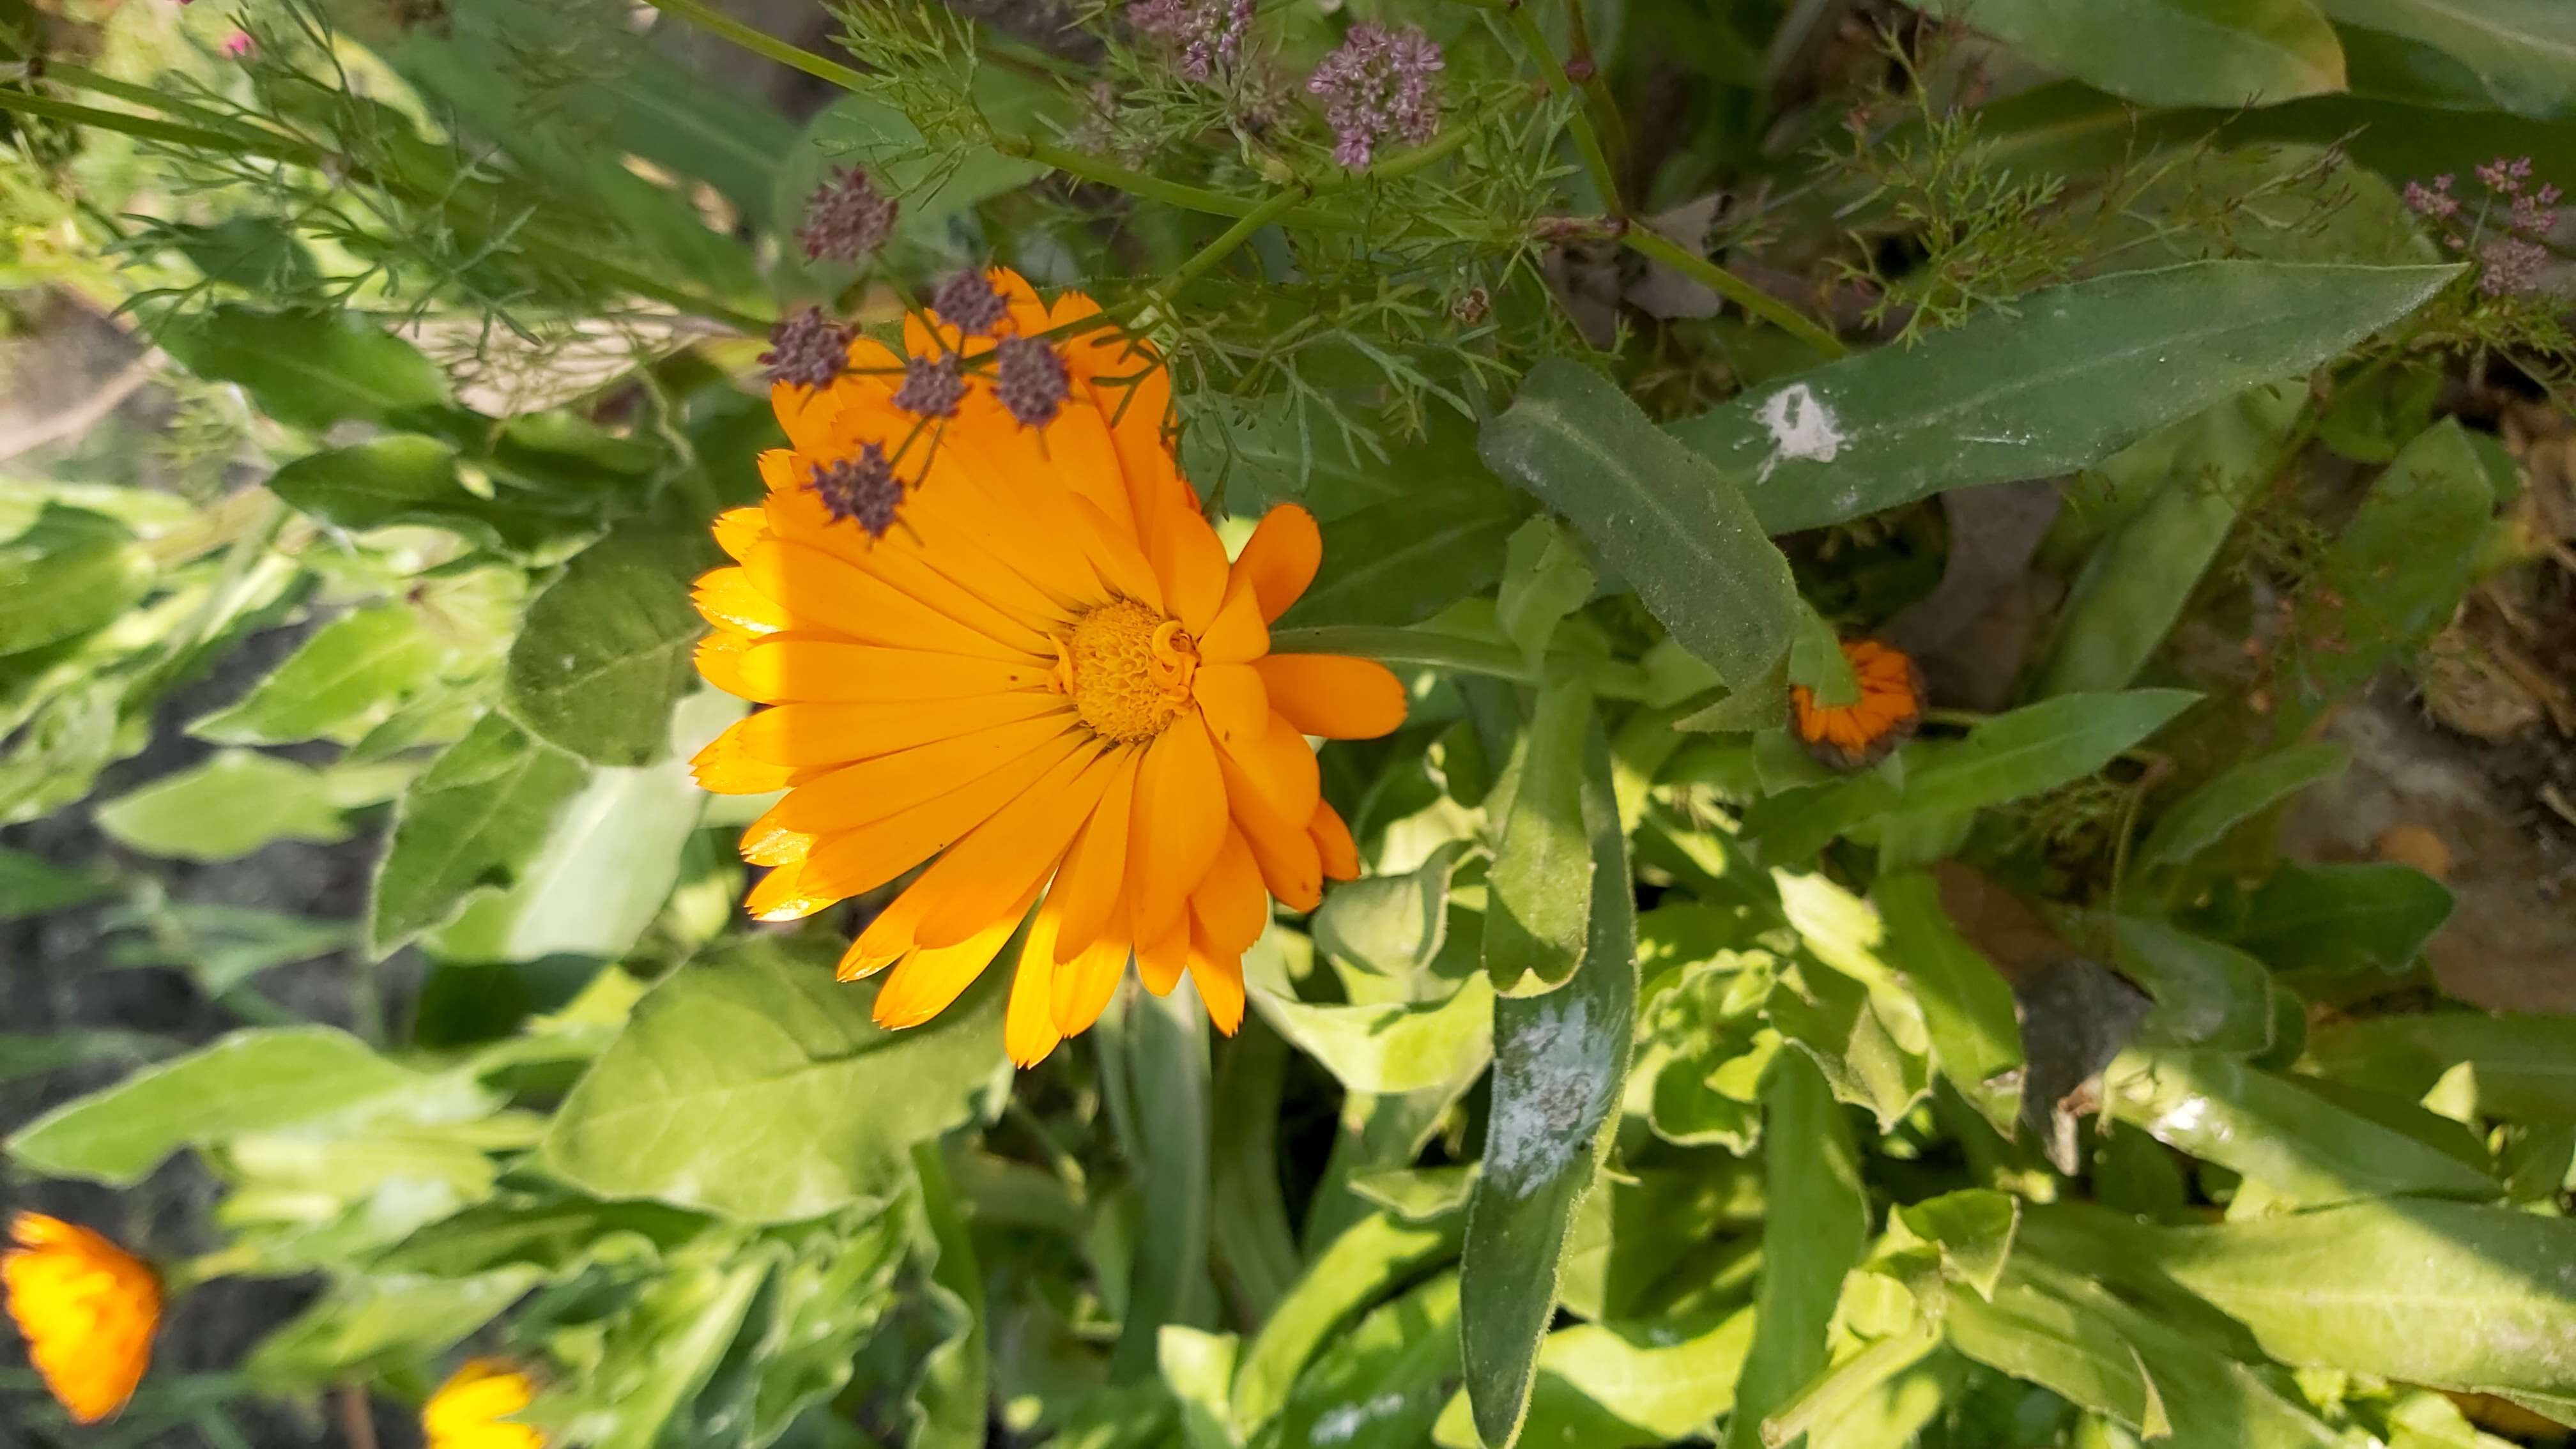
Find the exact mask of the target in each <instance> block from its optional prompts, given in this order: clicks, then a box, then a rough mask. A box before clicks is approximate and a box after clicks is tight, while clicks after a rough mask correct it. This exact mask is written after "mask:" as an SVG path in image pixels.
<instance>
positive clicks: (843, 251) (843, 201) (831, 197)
mask: <svg viewBox="0 0 2576 1449" xmlns="http://www.w3.org/2000/svg"><path fill="white" fill-rule="evenodd" d="M899 209H900V208H899V207H898V206H897V205H896V203H895V200H894V198H893V197H891V196H888V195H886V194H885V193H883V192H881V191H879V190H877V184H876V182H874V181H873V180H870V179H869V177H868V173H866V172H864V171H861V170H860V169H858V168H857V167H855V166H839V167H835V168H833V170H832V174H831V175H830V176H829V177H827V178H825V179H824V182H823V184H822V185H821V186H818V187H816V188H815V189H814V195H813V197H812V198H811V199H810V200H808V201H807V202H806V203H805V225H804V227H803V228H802V229H800V230H799V231H798V232H797V233H796V239H797V240H798V241H800V242H803V243H804V244H805V260H807V261H809V262H819V261H825V260H829V261H835V262H855V261H858V260H859V259H861V258H863V257H868V256H873V255H875V253H876V252H877V250H878V249H879V248H881V247H883V246H884V245H885V244H886V238H888V237H890V236H892V235H894V219H895V215H896V213H897V211H898V210H899Z"/></svg>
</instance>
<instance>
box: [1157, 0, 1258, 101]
mask: <svg viewBox="0 0 2576 1449" xmlns="http://www.w3.org/2000/svg"><path fill="white" fill-rule="evenodd" d="M1127 23H1128V24H1130V25H1133V26H1135V27H1136V29H1137V30H1138V31H1139V32H1141V33H1143V34H1146V35H1151V36H1153V37H1155V38H1156V39H1159V40H1163V41H1166V42H1168V43H1170V44H1171V45H1172V46H1174V47H1175V48H1176V51H1177V54H1176V55H1175V56H1174V58H1173V61H1172V69H1173V70H1174V71H1176V72H1177V73H1179V75H1180V77H1181V79H1183V80H1192V81H1204V80H1206V79H1208V78H1209V77H1210V76H1212V75H1214V74H1216V70H1217V67H1218V66H1220V65H1232V64H1234V59H1235V57H1236V56H1237V55H1238V54H1240V53H1241V52H1242V49H1243V37H1244V35H1245V34H1246V33H1247V32H1249V31H1250V30H1251V29H1252V0H1135V3H1133V4H1131V5H1129V6H1128V7H1127Z"/></svg>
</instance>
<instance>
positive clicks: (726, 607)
mask: <svg viewBox="0 0 2576 1449" xmlns="http://www.w3.org/2000/svg"><path fill="white" fill-rule="evenodd" d="M689 602H691V603H693V604H695V605H697V606H698V613H699V614H700V615H701V616H702V617H704V618H705V619H706V621H707V622H708V623H710V624H713V625H715V626H716V627H717V628H719V629H739V630H741V631H742V632H744V633H746V634H774V633H776V632H778V631H779V630H781V629H784V628H786V627H787V623H788V619H787V611H786V610H785V609H782V608H780V607H779V606H778V601H777V600H775V599H773V598H771V597H769V596H768V595H767V594H764V593H762V592H761V591H760V590H759V589H758V588H757V587H755V586H754V585H753V584H752V582H751V575H749V574H747V573H745V572H743V571H742V570H741V569H739V568H729V569H712V570H709V571H708V572H706V573H703V574H700V575H698V583H697V587H696V588H695V589H693V590H691V591H690V595H689Z"/></svg>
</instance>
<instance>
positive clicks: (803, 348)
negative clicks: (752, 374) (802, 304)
mask: <svg viewBox="0 0 2576 1449" xmlns="http://www.w3.org/2000/svg"><path fill="white" fill-rule="evenodd" d="M851 335H852V334H851V329H849V328H847V327H844V326H842V325H841V324H840V323H838V322H835V321H833V320H832V319H831V318H829V317H826V316H824V315H823V309H822V308H820V307H808V308H806V309H805V310H804V311H802V312H799V313H797V314H796V315H795V316H793V317H789V318H786V319H784V320H782V321H781V322H779V323H778V325H777V326H775V327H772V328H770V329H769V350H768V351H767V352H764V353H762V354H760V360H761V362H762V364H763V365H765V366H767V367H768V369H769V380H770V381H771V382H772V383H781V382H792V383H795V384H796V385H797V386H799V387H829V386H831V385H832V379H834V378H836V377H839V376H840V375H841V374H842V373H844V372H847V371H848V370H849V367H850V337H851Z"/></svg>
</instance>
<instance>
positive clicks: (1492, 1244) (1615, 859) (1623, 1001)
mask: <svg viewBox="0 0 2576 1449" xmlns="http://www.w3.org/2000/svg"><path fill="white" fill-rule="evenodd" d="M1583 761H1584V771H1583V794H1582V810H1583V821H1584V824H1585V826H1586V827H1587V828H1588V829H1589V830H1590V831H1591V836H1592V903H1591V915H1590V929H1589V939H1588V943H1587V945H1586V947H1585V949H1584V953H1583V961H1582V964H1581V967H1580V968H1579V969H1578V970H1577V971H1576V972H1575V974H1574V979H1573V980H1572V981H1570V982H1568V983H1567V984H1566V985H1564V986H1562V987H1559V988H1558V989H1557V990H1555V991H1551V992H1549V993H1547V994H1546V995H1543V996H1532V997H1502V998H1498V999H1497V1000H1496V1001H1495V1002H1494V1077H1493V1087H1492V1091H1493V1105H1492V1107H1491V1109H1490V1115H1489V1116H1488V1117H1487V1119H1486V1125H1485V1154H1484V1158H1483V1163H1484V1167H1483V1172H1482V1174H1481V1175H1480V1176H1479V1177H1478V1179H1477V1182H1476V1191H1475V1194H1474V1196H1473V1197H1472V1198H1471V1199H1470V1200H1469V1202H1468V1205H1467V1238H1466V1243H1465V1247H1464V1250H1463V1256H1462V1260H1461V1263H1460V1279H1459V1314H1460V1317H1459V1335H1460V1342H1461V1344H1462V1348H1463V1354H1464V1359H1465V1367H1466V1375H1467V1398H1468V1402H1469V1403H1470V1404H1471V1405H1473V1406H1474V1411H1475V1422H1476V1430H1477V1432H1478V1433H1479V1434H1481V1435H1483V1436H1484V1439H1485V1441H1486V1442H1487V1443H1488V1444H1493V1445H1505V1444H1509V1443H1510V1442H1512V1440H1513V1439H1514V1438H1515V1437H1516V1436H1517V1435H1518V1434H1519V1432H1520V1426H1521V1420H1522V1417H1523V1416H1524V1415H1525V1414H1526V1413H1527V1412H1528V1409H1529V1396H1530V1384H1531V1375H1532V1374H1533V1373H1534V1372H1535V1371H1536V1363H1537V1356H1538V1350H1539V1343H1540V1340H1541V1339H1542V1338H1543V1337H1544V1336H1545V1334H1546V1332H1547V1326H1548V1321H1549V1319H1550V1317H1551V1316H1552V1315H1553V1314H1554V1313H1555V1311H1556V1289H1557V1282H1558V1276H1559V1274H1560V1272H1561V1271H1562V1267H1563V1255H1564V1248H1565V1241H1566V1231H1567V1227H1568V1225H1569V1223H1570V1222H1571V1220H1572V1218H1573V1216H1574V1210H1575V1208H1576V1206H1577V1205H1578V1204H1580V1203H1581V1202H1582V1200H1583V1197H1584V1195H1585V1194H1586V1193H1588V1192H1590V1191H1591V1190H1592V1187H1593V1179H1594V1178H1595V1176H1596V1175H1597V1169H1598V1167H1599V1165H1600V1162H1601V1159H1602V1156H1603V1154H1604V1153H1606V1152H1607V1151H1608V1149H1609V1136H1610V1132H1609V1129H1610V1126H1611V1124H1612V1123H1614V1122H1615V1121H1616V1120H1617V1118H1618V1109H1619V1102H1620V1095H1621V1090H1622V1087H1623V1085H1624V1083H1625V1080H1626V1077H1627V1073H1628V1058H1629V1051H1630V1046H1631V1037H1632V1036H1633V1035H1634V1022H1635V1015H1636V1007H1637V931H1636V916H1635V909H1636V907H1635V900H1634V896H1633V893H1632V889H1631V886H1630V882H1629V877H1628V846H1627V841H1626V839H1625V838H1624V837H1623V836H1622V835H1621V834H1620V832H1619V820H1618V807H1617V805H1616V804H1615V803H1614V798H1613V789H1612V783H1611V779H1610V749H1609V742H1608V741H1607V740H1606V739H1604V738H1603V737H1602V735H1601V732H1600V729H1599V727H1598V726H1595V727H1594V728H1593V729H1592V730H1591V732H1590V733H1589V735H1588V736H1587V737H1586V738H1585V740H1584V742H1583Z"/></svg>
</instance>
